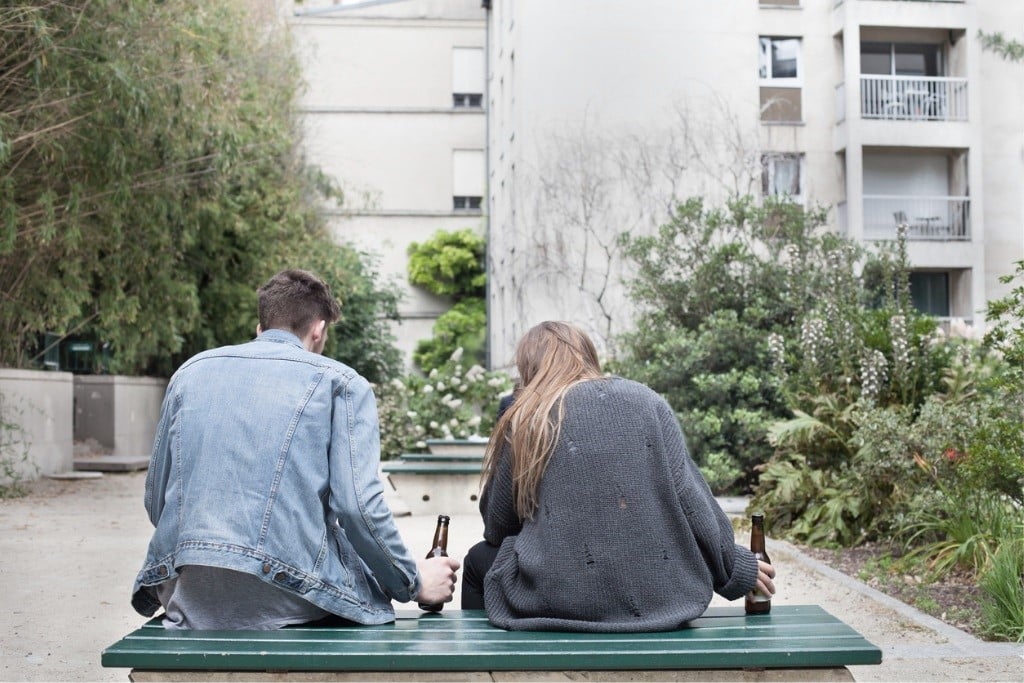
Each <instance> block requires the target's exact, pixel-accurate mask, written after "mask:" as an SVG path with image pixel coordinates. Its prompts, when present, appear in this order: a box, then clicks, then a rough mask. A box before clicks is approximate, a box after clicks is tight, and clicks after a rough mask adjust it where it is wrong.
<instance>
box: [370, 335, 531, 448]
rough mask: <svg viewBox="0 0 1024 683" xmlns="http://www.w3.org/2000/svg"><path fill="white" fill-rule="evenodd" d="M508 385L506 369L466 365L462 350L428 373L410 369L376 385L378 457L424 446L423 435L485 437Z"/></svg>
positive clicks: (489, 430) (424, 437) (510, 383)
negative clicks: (402, 374) (379, 422)
mask: <svg viewBox="0 0 1024 683" xmlns="http://www.w3.org/2000/svg"><path fill="white" fill-rule="evenodd" d="M511 390H512V381H511V379H510V378H509V377H508V375H506V374H505V373H504V372H495V371H487V370H485V369H484V368H483V367H482V366H480V365H477V364H473V365H471V366H469V367H466V365H465V364H464V363H463V354H462V349H456V350H455V352H454V353H453V354H452V355H451V356H450V357H449V358H448V360H447V361H445V363H444V364H443V365H441V366H440V367H438V368H435V369H433V370H431V371H430V372H429V373H427V375H426V376H423V375H420V374H417V373H412V374H409V375H407V376H405V377H404V378H402V379H394V380H392V381H391V382H388V383H387V384H385V385H378V386H377V387H376V393H377V402H378V406H377V408H378V413H379V414H380V421H381V453H382V457H384V458H395V457H398V456H399V455H401V454H402V453H407V452H412V451H423V450H425V449H426V447H427V444H426V441H427V439H453V438H458V439H466V438H474V437H481V438H486V437H487V436H489V435H490V432H491V429H492V428H493V427H494V422H495V418H496V416H497V411H498V403H499V401H500V400H501V397H502V396H503V395H505V394H507V393H509V392H510V391H511Z"/></svg>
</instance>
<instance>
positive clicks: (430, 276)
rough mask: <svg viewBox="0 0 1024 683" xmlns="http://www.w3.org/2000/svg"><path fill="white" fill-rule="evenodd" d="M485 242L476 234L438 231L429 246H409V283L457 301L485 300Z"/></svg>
mask: <svg viewBox="0 0 1024 683" xmlns="http://www.w3.org/2000/svg"><path fill="white" fill-rule="evenodd" d="M484 249H485V244H484V239H483V237H481V236H480V235H478V234H477V232H476V231H475V230H472V229H470V228H466V229H464V230H458V231H455V232H448V231H446V230H439V231H438V232H437V233H435V234H434V236H433V237H432V238H430V239H429V240H427V241H426V242H423V243H419V242H413V243H412V244H410V245H409V266H408V268H409V281H410V282H412V283H413V284H415V285H420V286H421V287H424V288H426V289H427V290H428V291H430V292H433V293H434V294H438V295H441V296H451V297H453V298H455V299H456V300H458V299H462V298H465V297H482V296H483V295H484V286H485V284H486V282H487V275H486V271H485V268H484Z"/></svg>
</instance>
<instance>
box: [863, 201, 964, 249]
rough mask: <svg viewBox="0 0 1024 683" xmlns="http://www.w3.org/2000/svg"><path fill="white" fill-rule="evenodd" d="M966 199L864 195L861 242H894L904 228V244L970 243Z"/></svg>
mask: <svg viewBox="0 0 1024 683" xmlns="http://www.w3.org/2000/svg"><path fill="white" fill-rule="evenodd" d="M969 209H970V198H969V197H927V196H913V195H877V194H876V195H868V194H866V195H864V239H869V240H894V239H896V227H897V226H898V225H900V224H905V225H906V226H907V239H908V240H935V241H947V242H951V241H958V242H967V241H970V239H971V226H970V210H969Z"/></svg>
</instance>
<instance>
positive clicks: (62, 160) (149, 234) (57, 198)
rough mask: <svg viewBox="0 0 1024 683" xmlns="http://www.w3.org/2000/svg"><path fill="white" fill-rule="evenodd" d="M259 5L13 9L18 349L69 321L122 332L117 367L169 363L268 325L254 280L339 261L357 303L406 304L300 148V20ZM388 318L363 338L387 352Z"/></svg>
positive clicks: (6, 17)
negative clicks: (329, 209) (292, 40)
mask: <svg viewBox="0 0 1024 683" xmlns="http://www.w3.org/2000/svg"><path fill="white" fill-rule="evenodd" d="M9 4H10V3H9ZM250 7H256V6H255V5H252V6H250V5H248V4H245V3H208V2H201V1H200V0H165V1H164V2H160V3H152V2H144V1H143V0H128V1H120V0H117V1H115V0H91V1H86V0H63V1H61V2H51V3H38V2H31V1H30V0H19V1H17V2H15V3H13V4H11V6H10V7H8V8H6V9H4V10H0V31H2V32H3V35H4V50H3V51H0V150H2V153H0V207H3V208H2V209H0V211H2V216H0V292H3V294H4V296H3V297H2V298H0V363H3V364H6V365H14V366H21V367H27V366H31V365H32V364H33V361H35V360H36V353H37V337H38V335H39V334H41V333H43V332H45V331H55V332H58V333H60V334H63V335H70V334H81V335H82V336H85V337H89V338H93V339H95V340H97V341H103V342H107V343H109V345H110V347H111V349H112V351H113V354H112V359H111V366H110V370H111V371H113V372H122V373H132V374H136V373H143V372H145V373H153V374H167V373H168V372H169V371H171V370H172V369H173V368H174V367H176V365H177V364H178V363H180V361H181V360H183V359H184V358H186V357H188V356H189V355H191V354H192V353H194V352H195V351H198V350H200V349H204V348H207V347H210V346H214V345H218V344H223V343H232V342H239V341H244V340H245V339H248V338H251V337H252V335H253V331H254V327H255V294H254V290H255V288H256V287H257V286H258V285H259V284H261V283H262V282H264V281H265V280H266V279H267V278H268V277H269V276H270V275H272V274H273V273H274V272H276V271H277V270H279V269H280V268H282V267H305V268H310V269H312V270H318V268H317V267H316V266H322V269H323V270H326V271H327V274H328V276H329V278H328V279H332V280H333V281H332V282H331V284H332V286H334V287H335V288H336V289H337V290H338V291H339V292H341V293H343V294H344V295H347V296H348V297H349V298H348V311H347V313H346V315H347V316H350V317H351V318H353V319H355V320H378V321H380V319H381V318H386V317H387V316H388V306H389V305H392V304H393V302H394V293H393V291H389V290H387V288H384V289H380V290H377V289H376V287H375V286H374V285H373V283H372V281H371V280H370V279H369V278H371V277H372V275H373V273H372V271H371V270H369V269H368V268H367V267H364V266H357V265H355V263H354V261H356V260H359V258H360V257H359V256H358V254H357V253H356V252H354V251H353V250H352V249H351V248H349V247H345V246H338V245H336V244H334V243H333V242H332V240H331V239H330V236H329V234H328V233H327V230H326V227H325V223H324V219H323V216H322V215H321V213H320V210H319V209H318V206H319V205H320V204H321V203H322V201H323V200H324V199H327V198H335V199H337V198H340V195H339V194H338V193H337V192H336V191H334V190H333V189H332V188H331V187H330V185H329V183H327V182H326V181H325V179H324V178H323V177H322V176H321V175H320V174H319V173H317V172H316V171H315V170H313V169H311V168H309V167H308V166H306V165H305V163H304V161H303V160H302V158H301V155H300V154H299V151H298V149H299V148H298V135H297V130H298V126H297V121H296V119H295V114H294V109H293V102H294V98H295V95H296V93H297V90H298V88H299V86H300V80H299V78H300V77H299V74H300V70H299V68H298V66H297V62H296V60H295V59H294V58H293V57H292V55H291V51H290V46H289V45H288V42H287V31H286V28H285V27H284V26H283V25H282V24H280V23H276V22H277V20H276V18H274V17H272V16H270V15H268V16H267V17H260V16H257V15H256V14H255V11H256V10H255V9H250ZM342 264H347V265H344V266H343V265H342ZM335 273H336V274H337V276H338V277H333V275H332V274H335ZM361 305H365V306H368V307H371V308H372V307H377V308H375V309H372V310H371V311H368V312H366V313H365V314H364V313H363V312H357V311H356V307H357V306H361ZM380 324H383V322H378V324H377V325H371V326H370V327H369V328H356V327H355V326H350V327H349V328H348V329H347V330H346V342H345V343H346V344H348V345H349V346H351V347H352V348H353V349H359V348H360V347H361V346H362V347H370V346H373V347H375V349H376V351H375V352H374V354H375V355H378V356H379V355H385V356H386V355H387V354H388V352H387V351H386V349H382V346H381V345H382V344H386V343H387V340H386V339H385V338H384V337H383V336H382V334H383V330H384V329H386V328H382V327H380ZM342 355H344V354H342ZM373 362H374V363H375V364H376V367H378V368H383V367H384V366H386V365H387V363H385V362H384V361H383V360H381V359H380V358H376V359H375V360H374V361H373ZM357 369H358V370H363V368H360V367H358V366H357ZM376 371H377V370H374V372H376ZM368 372H369V371H368Z"/></svg>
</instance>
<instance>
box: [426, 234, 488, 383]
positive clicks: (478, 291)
mask: <svg viewBox="0 0 1024 683" xmlns="http://www.w3.org/2000/svg"><path fill="white" fill-rule="evenodd" d="M484 250H485V243H484V239H483V238H482V237H481V236H480V235H478V234H477V233H476V232H475V231H474V230H471V229H469V228H467V229H465V230H459V231H456V232H447V231H445V230H439V231H438V232H437V233H436V234H435V235H434V236H433V237H432V238H431V239H429V240H428V241H426V242H423V243H422V244H421V243H418V242H413V243H412V244H411V245H409V265H408V270H409V281H410V282H412V283H413V284H416V285H420V286H422V287H425V288H426V289H427V290H428V291H430V292H432V293H434V294H438V295H441V296H450V297H452V298H453V299H454V300H455V305H454V306H452V308H451V309H449V310H448V311H446V312H445V313H443V314H442V315H441V316H440V317H438V319H437V321H436V322H435V323H434V328H433V337H432V338H430V339H424V340H421V341H420V342H419V343H418V344H417V345H416V351H415V352H414V353H413V360H414V361H415V363H416V365H417V366H419V368H420V369H421V370H423V371H424V372H430V371H431V370H434V369H437V368H440V367H441V366H442V365H443V364H444V362H445V361H446V360H447V359H448V357H449V356H450V355H451V354H452V353H453V352H454V351H455V349H458V348H461V349H463V351H464V352H465V353H466V354H468V355H469V357H470V359H471V360H472V361H473V362H475V363H484V362H485V358H486V343H487V339H486V337H487V305H486V302H485V301H484V298H483V297H484V292H485V285H486V282H487V273H486V270H485V267H484Z"/></svg>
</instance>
